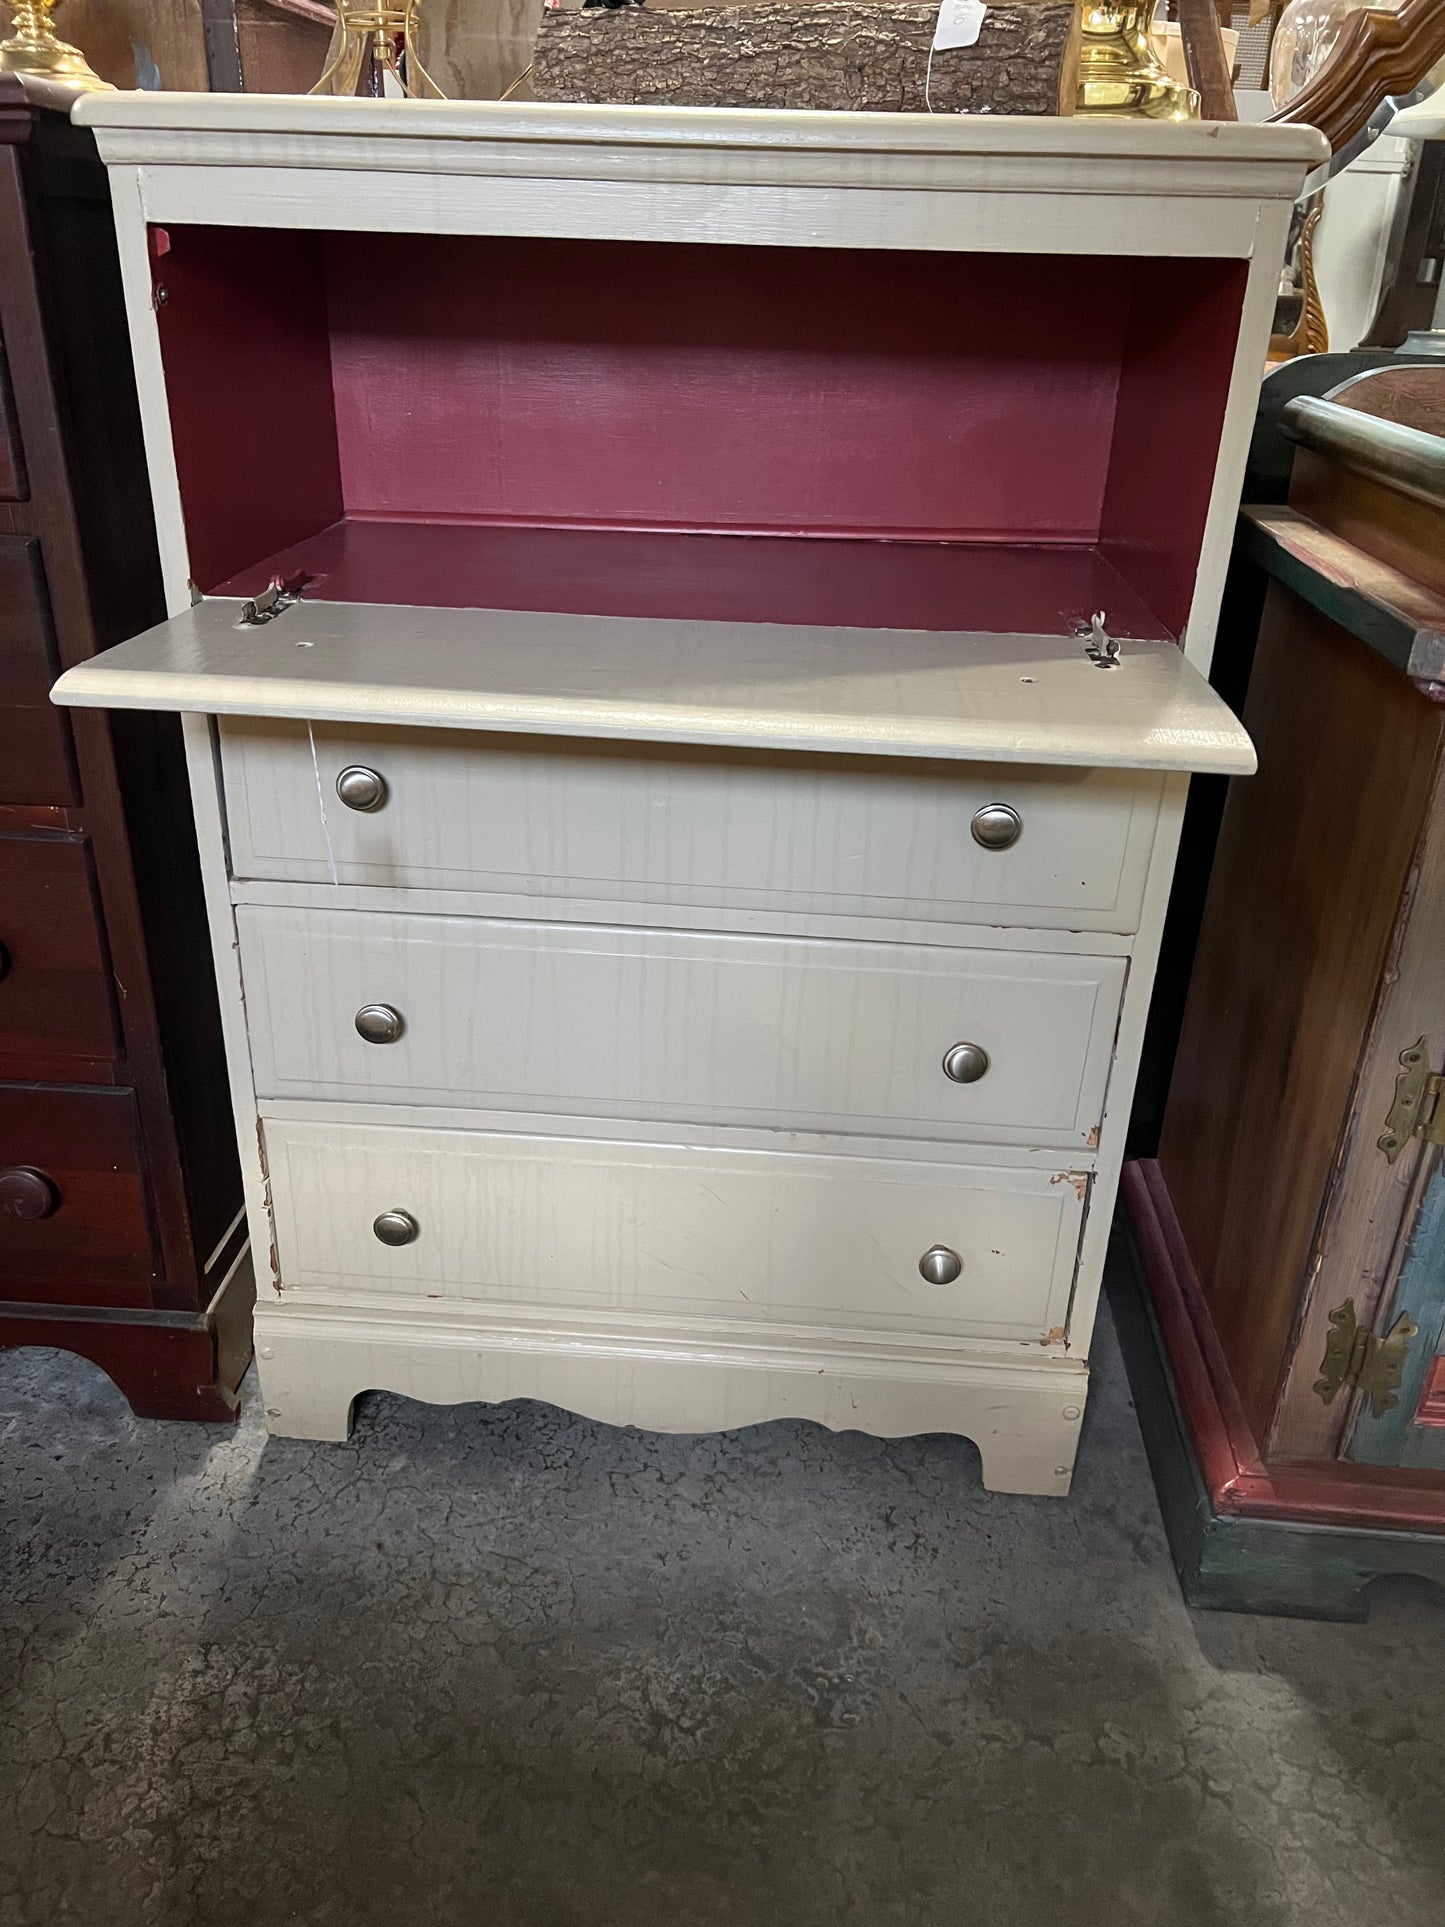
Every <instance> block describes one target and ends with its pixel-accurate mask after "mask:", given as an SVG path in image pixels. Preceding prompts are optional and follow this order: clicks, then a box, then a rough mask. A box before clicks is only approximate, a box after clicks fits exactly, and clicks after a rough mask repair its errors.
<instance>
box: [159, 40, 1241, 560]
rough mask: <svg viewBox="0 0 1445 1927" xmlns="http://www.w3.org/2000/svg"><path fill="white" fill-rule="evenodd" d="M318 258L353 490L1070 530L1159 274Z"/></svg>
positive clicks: (390, 239)
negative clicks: (1080, 316)
mask: <svg viewBox="0 0 1445 1927" xmlns="http://www.w3.org/2000/svg"><path fill="white" fill-rule="evenodd" d="M579 17H580V16H579ZM190 245H191V241H190V237H189V235H186V236H179V235H178V236H177V237H176V239H175V244H174V250H173V252H174V255H175V256H176V257H180V256H181V255H183V254H184V252H185V250H186V249H187V248H188V247H189V246H190ZM231 259H232V262H233V264H234V263H235V259H236V257H235V252H234V247H232V253H231ZM325 268H326V273H325V282H326V294H325V304H326V313H327V316H328V319H329V326H330V334H331V349H330V354H331V379H332V382H333V385H334V389H335V397H336V436H337V445H338V448H339V452H340V463H341V474H342V486H343V493H344V497H345V502H346V507H347V510H348V512H349V513H351V514H364V515H368V516H381V517H385V516H390V515H396V514H403V515H406V516H409V517H414V518H417V519H422V520H425V519H428V518H433V519H444V518H447V517H467V518H470V519H475V520H485V519H488V518H507V519H512V520H519V521H538V520H541V521H547V522H559V521H560V522H567V521H574V522H575V521H581V522H587V521H595V520H598V519H600V520H602V521H604V522H608V523H612V524H619V523H620V524H623V525H628V524H631V525H635V526H636V525H640V526H648V525H651V526H659V525H660V526H673V527H684V528H686V527H694V528H703V529H706V528H727V527H739V528H745V529H769V528H771V529H777V530H779V531H780V532H793V531H803V530H826V529H835V530H843V531H851V530H859V531H863V530H871V531H876V532H878V533H886V532H890V531H892V532H900V533H914V534H921V533H929V534H936V535H939V536H942V535H968V536H971V537H973V538H975V539H979V540H993V541H1015V540H1036V541H1057V542H1067V541H1086V540H1093V539H1095V538H1096V537H1097V536H1098V533H1099V524H1100V515H1101V511H1102V506H1103V500H1104V490H1105V483H1106V478H1107V476H1108V472H1109V461H1110V448H1111V442H1112V438H1113V436H1114V429H1115V396H1116V392H1117V389H1118V386H1119V381H1120V355H1121V352H1122V344H1123V337H1124V332H1125V328H1126V326H1127V320H1128V312H1129V304H1130V300H1131V294H1132V293H1133V291H1134V289H1135V284H1136V282H1137V281H1138V280H1139V278H1140V276H1141V275H1143V276H1144V278H1145V279H1148V278H1150V274H1151V273H1152V269H1151V270H1150V271H1148V272H1146V271H1145V270H1144V269H1143V268H1141V267H1140V266H1138V265H1137V264H1132V263H1128V262H1114V261H1107V262H1104V261H1094V262H1086V261H1082V260H1079V259H1077V258H1075V259H1068V258H1059V257H1047V258H1040V257H1028V256H1022V255H1012V256H1010V255H993V256H987V257H984V258H982V259H979V258H976V257H969V256H965V255H932V256H929V255H913V256H906V257H900V256H898V255H896V254H889V253H883V252H880V251H872V250H857V249H851V250H848V251H846V252H832V251H829V250H818V249H801V248H785V249H779V248H736V247H735V248H729V249H725V250H723V249H718V248H715V247H708V246H705V245H695V246H686V245H682V246H670V247H657V246H648V245H639V244H627V243H618V242H603V241H596V242H591V243H588V242H573V243H561V242H557V241H548V240H526V239H506V238H500V237H499V238H484V237H471V236H469V237H459V238H452V237H446V236H417V235H367V236H365V237H357V238H353V237H351V236H345V235H342V236H335V237H332V238H330V239H329V240H328V242H327V245H326V262H325ZM1214 272H1215V273H1218V272H1219V270H1217V269H1216V270H1215V271H1214ZM233 278H234V274H233ZM644 290H645V294H644V295H643V297H642V298H639V295H640V292H641V291H644ZM237 296H238V302H239V309H238V313H237V315H236V323H235V325H246V310H247V307H248V306H249V300H248V297H247V295H246V294H245V293H244V292H242V291H237ZM180 298H181V296H180V294H179V292H177V293H174V294H173V297H172V303H171V306H170V307H169V308H168V310H167V314H166V316H165V318H164V319H163V324H162V333H163V338H164V337H165V335H166V334H167V331H168V330H169V329H170V328H171V327H172V326H173V325H174V308H175V303H176V301H177V300H178V299H180ZM1145 298H1146V299H1147V298H1148V297H1147V296H1146V297H1145ZM1080 300H1082V301H1085V302H1086V303H1087V305H1088V307H1089V310H1090V316H1091V321H1090V326H1089V327H1088V329H1086V330H1080V329H1075V328H1068V329H1062V330H1061V329H1060V328H1059V327H1058V325H1057V320H1056V317H1057V316H1058V315H1059V313H1060V310H1061V309H1066V308H1068V307H1069V306H1071V305H1072V304H1073V303H1075V302H1076V301H1080ZM1227 346H1228V344H1227V341H1226V352H1227ZM167 350H168V359H169V343H168V342H167ZM211 366H212V367H214V361H213V360H212V363H211ZM1227 370H1228V362H1227V359H1226V363H1225V372H1226V386H1227ZM1203 372H1204V371H1203V369H1202V368H1201V369H1198V370H1196V374H1197V375H1199V376H1201V377H1202V375H1203ZM1218 400H1219V405H1220V406H1222V394H1221V395H1220V396H1219V398H1218ZM1213 432H1214V435H1215V437H1216V438H1217V435H1218V421H1217V410H1216V420H1215V422H1214V424H1213ZM183 485H184V482H183ZM1195 540H1196V546H1197V533H1196V537H1195ZM272 546H276V545H275V544H273V545H272ZM819 566H826V564H821V565H819Z"/></svg>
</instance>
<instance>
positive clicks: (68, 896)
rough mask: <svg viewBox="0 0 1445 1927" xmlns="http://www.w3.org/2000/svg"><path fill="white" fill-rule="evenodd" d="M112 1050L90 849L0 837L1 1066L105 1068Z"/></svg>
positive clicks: (57, 840) (68, 842)
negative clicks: (76, 1063) (31, 1060)
mask: <svg viewBox="0 0 1445 1927" xmlns="http://www.w3.org/2000/svg"><path fill="white" fill-rule="evenodd" d="M116 1041H117V1040H116V1026H115V1017H114V1013H113V1007H112V1003H111V994H110V982H109V973H108V971H107V968H106V958H105V950H104V946H103V944H102V942H101V935H100V926H99V919H98V916H97V911H96V903H95V895H94V888H93V881H92V876H91V864H90V852H89V849H88V848H87V846H86V845H85V844H84V843H82V842H78V841H75V840H73V839H70V838H64V837H43V836H0V1057H5V1058H14V1057H16V1056H20V1057H22V1058H23V1056H24V1054H25V1053H26V1052H27V1051H33V1052H34V1053H35V1054H36V1055H37V1056H38V1057H42V1058H46V1059H49V1058H54V1057H75V1058H82V1059H95V1058H108V1057H111V1056H113V1055H114V1052H115V1048H116ZM22 1068H23V1066H22Z"/></svg>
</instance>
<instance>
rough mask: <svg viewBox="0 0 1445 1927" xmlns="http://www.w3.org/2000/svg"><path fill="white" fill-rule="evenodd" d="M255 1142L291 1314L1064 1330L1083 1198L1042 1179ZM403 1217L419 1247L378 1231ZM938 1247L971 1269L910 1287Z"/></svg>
mask: <svg viewBox="0 0 1445 1927" xmlns="http://www.w3.org/2000/svg"><path fill="white" fill-rule="evenodd" d="M265 1135H266V1151H267V1158H268V1162H269V1166H270V1171H271V1182H272V1191H273V1197H274V1200H275V1211H276V1228H277V1240H278V1246H279V1250H280V1255H281V1267H282V1275H283V1277H284V1278H285V1280H286V1298H287V1302H288V1303H299V1302H306V1301H307V1300H308V1299H309V1298H311V1297H312V1296H313V1294H314V1293H315V1292H318V1291H319V1292H320V1293H322V1294H326V1293H339V1294H341V1295H342V1296H343V1297H346V1298H349V1299H350V1300H351V1301H352V1302H356V1299H357V1297H358V1295H362V1294H365V1293H366V1292H367V1291H368V1290H374V1291H376V1292H379V1293H389V1294H391V1295H392V1296H393V1297H402V1298H408V1299H411V1300H413V1301H414V1302H415V1304H416V1306H417V1310H418V1314H419V1315H422V1316H433V1317H442V1318H444V1317H445V1316H446V1315H447V1311H448V1308H449V1306H452V1305H454V1304H455V1302H456V1301H458V1300H463V1301H475V1302H478V1303H483V1304H485V1305H488V1306H490V1307H492V1308H494V1309H499V1310H512V1311H519V1310H520V1311H531V1312H532V1313H535V1314H540V1315H543V1316H546V1315H549V1314H551V1313H555V1312H559V1311H560V1312H563V1313H565V1312H568V1311H572V1312H577V1311H585V1312H591V1313H596V1314H599V1315H606V1316H609V1317H614V1318H617V1319H620V1320H626V1319H627V1318H629V1317H642V1318H647V1317H664V1318H668V1319H670V1320H672V1321H674V1322H677V1321H682V1320H694V1319H695V1320H698V1321H706V1322H707V1323H708V1324H711V1323H712V1322H713V1321H725V1322H726V1323H727V1324H730V1325H748V1326H756V1327H764V1328H765V1327H768V1326H773V1327H777V1326H780V1325H786V1326H812V1327H819V1326H830V1327H833V1328H835V1329H842V1330H848V1331H856V1332H871V1333H875V1334H879V1333H881V1334H890V1335H892V1336H893V1337H895V1338H897V1339H903V1340H906V1339H908V1338H910V1337H912V1338H913V1339H915V1340H917V1339H921V1338H934V1339H939V1338H953V1339H957V1338H966V1337H981V1338H989V1339H1017V1340H1019V1341H1020V1342H1021V1343H1028V1344H1031V1345H1035V1346H1036V1345H1039V1344H1041V1343H1047V1342H1049V1341H1050V1339H1051V1338H1052V1340H1053V1342H1054V1343H1056V1344H1057V1343H1059V1342H1060V1341H1061V1337H1062V1332H1063V1327H1064V1324H1065V1321H1066V1319H1067V1316H1068V1303H1069V1291H1070V1288H1071V1286H1072V1284H1073V1274H1074V1259H1075V1254H1076V1251H1077V1247H1078V1236H1079V1226H1080V1224H1081V1222H1082V1219H1083V1214H1084V1206H1083V1202H1082V1200H1081V1199H1080V1196H1079V1190H1080V1188H1081V1187H1080V1186H1079V1185H1076V1184H1075V1183H1073V1182H1070V1181H1069V1180H1068V1179H1062V1180H1061V1179H1060V1178H1059V1177H1058V1176H1057V1175H1056V1174H1055V1175H1051V1174H1049V1173H1047V1172H1044V1171H1038V1172H1034V1171H1030V1172H1011V1171H1008V1170H969V1169H968V1168H966V1167H962V1168H960V1167H957V1166H951V1165H950V1166H944V1165H927V1164H923V1165H919V1164H913V1163H910V1164H907V1165H904V1164H900V1163H888V1162H883V1161H878V1160H871V1159H865V1158H851V1157H835V1158H809V1157H797V1156H784V1155H769V1154H768V1153H765V1152H755V1151H724V1150H713V1151H699V1150H692V1149H685V1148H683V1147H681V1146H666V1145H638V1144H625V1143H624V1144H617V1143H608V1144H595V1143H587V1142H580V1143H579V1142H575V1141H565V1140H561V1139H548V1138H518V1137H508V1136H493V1135H490V1134H483V1133H464V1132H458V1131H400V1130H378V1129H375V1128H369V1127H366V1126H358V1125H352V1124H348V1123H345V1122H337V1123H335V1124H331V1125H318V1124H294V1123H278V1122H277V1121H275V1120H273V1119H268V1120H267V1122H266V1126H265ZM395 1209H404V1210H406V1211H407V1212H409V1213H410V1214H411V1215H412V1217H413V1218H414V1219H415V1220H416V1222H417V1225H418V1227H419V1230H418V1233H417V1237H416V1239H415V1242H413V1243H412V1244H409V1245H405V1246H401V1247H392V1246H388V1245H384V1244H382V1243H381V1242H380V1241H379V1240H378V1239H377V1237H376V1236H375V1234H374V1233H373V1231H372V1221H373V1219H374V1218H375V1217H376V1216H377V1214H378V1213H379V1212H382V1211H389V1210H395ZM934 1244H946V1245H948V1246H950V1247H951V1248H952V1249H954V1250H956V1251H957V1253H958V1255H959V1257H960V1258H961V1259H962V1261H963V1271H962V1274H961V1275H960V1277H959V1278H958V1279H956V1280H955V1281H954V1283H952V1284H951V1285H931V1284H929V1283H927V1282H926V1281H925V1279H924V1278H923V1277H922V1276H921V1275H920V1273H919V1270H918V1261H919V1259H920V1258H921V1257H922V1255H923V1253H924V1252H925V1251H926V1250H927V1249H928V1248H929V1247H930V1246H931V1245H934ZM702 1335H703V1334H702V1332H701V1331H700V1332H699V1336H702Z"/></svg>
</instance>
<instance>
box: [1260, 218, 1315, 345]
mask: <svg viewBox="0 0 1445 1927" xmlns="http://www.w3.org/2000/svg"><path fill="white" fill-rule="evenodd" d="M1324 211H1325V197H1324V195H1323V194H1316V195H1315V197H1314V205H1313V206H1312V207H1311V208H1310V211H1309V213H1308V214H1307V215H1306V216H1305V221H1304V226H1303V227H1302V228H1301V230H1300V237H1299V278H1300V293H1301V294H1302V295H1303V297H1304V304H1303V306H1302V307H1301V309H1300V316H1299V320H1298V321H1297V322H1296V323H1295V325H1294V331H1293V332H1292V333H1291V334H1287V335H1271V336H1270V338H1269V355H1268V360H1269V361H1270V362H1271V363H1273V362H1277V361H1293V359H1294V357H1295V356H1296V355H1322V354H1324V353H1325V352H1326V350H1327V349H1328V348H1329V345H1330V331H1329V328H1328V326H1327V325H1326V322H1325V305H1324V303H1323V301H1321V299H1320V284H1319V282H1318V281H1317V280H1316V279H1315V229H1316V228H1317V227H1318V226H1319V224H1320V216H1321V214H1323V213H1324Z"/></svg>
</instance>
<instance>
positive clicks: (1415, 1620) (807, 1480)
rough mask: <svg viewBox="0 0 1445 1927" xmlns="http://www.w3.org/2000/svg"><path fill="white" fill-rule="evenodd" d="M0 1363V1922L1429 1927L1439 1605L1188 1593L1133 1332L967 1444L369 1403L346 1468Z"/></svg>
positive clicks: (35, 1355) (49, 1364) (254, 1432)
mask: <svg viewBox="0 0 1445 1927" xmlns="http://www.w3.org/2000/svg"><path fill="white" fill-rule="evenodd" d="M248 1393H249V1396H248V1400H247V1404H246V1409H245V1415H244V1418H243V1421H242V1423H241V1424H240V1426H239V1428H237V1429H235V1430H233V1431H230V1432H224V1431H219V1430H214V1429H211V1428H206V1427H201V1426H177V1425H161V1424H154V1423H141V1422H138V1421H136V1420H134V1419H133V1418H132V1417H131V1416H130V1413H129V1411H128V1409H127V1407H126V1406H125V1405H124V1404H123V1403H122V1401H121V1399H120V1398H119V1396H118V1395H117V1394H116V1393H115V1392H114V1391H113V1390H112V1389H111V1387H110V1386H109V1384H108V1383H107V1382H106V1381H105V1380H104V1379H103V1378H102V1377H101V1376H100V1375H99V1374H98V1373H96V1372H95V1371H93V1370H92V1369H91V1368H90V1367H89V1366H87V1365H85V1364H83V1363H81V1362H80V1361H79V1360H76V1359H71V1358H67V1357H64V1356H61V1355H59V1354H56V1353H49V1352H21V1353H8V1354H0V1920H3V1921H4V1922H5V1923H6V1927H32V1923H35V1924H36V1927H38V1924H39V1923H44V1924H45V1927H56V1924H57V1923H71V1922H75V1923H83V1924H84V1927H232V1924H233V1923H234V1924H235V1927H284V1924H287V1923H305V1924H306V1927H323V1924H324V1927H330V1924H331V1923H337V1924H338V1927H343V1924H344V1927H371V1924H372V1923H378V1924H384V1927H413V1924H415V1927H453V1924H454V1923H455V1924H456V1927H473V1924H474V1923H475V1924H478V1927H724V1924H726V1927H733V1924H734V1923H736V1924H737V1927H764V1924H765V1923H766V1924H767V1927H772V1924H773V1923H777V1924H778V1927H815V1924H816V1927H835V1923H844V1922H857V1923H866V1924H867V1927H885V1923H893V1922H897V1923H907V1927H1015V1924H1016V1923H1017V1927H1041V1924H1042V1927H1094V1924H1095V1923H1098V1927H1131V1923H1136V1922H1137V1923H1148V1927H1236V1923H1237V1924H1238V1927H1296V1923H1298V1927H1347V1924H1348V1927H1358V1923H1359V1922H1360V1921H1362V1920H1374V1921H1382V1922H1389V1923H1390V1927H1415V1923H1420V1927H1425V1923H1430V1927H1438V1923H1439V1922H1440V1921H1441V1920H1442V1918H1445V1798H1442V1792H1445V1610H1441V1608H1440V1607H1439V1606H1438V1605H1436V1604H1435V1603H1434V1602H1433V1600H1432V1599H1430V1598H1428V1597H1426V1596H1425V1595H1424V1593H1423V1591H1421V1590H1420V1589H1412V1587H1411V1586H1409V1585H1408V1584H1405V1583H1403V1582H1401V1583H1400V1584H1398V1585H1395V1586H1394V1589H1393V1590H1390V1589H1388V1588H1387V1589H1385V1590H1384V1591H1382V1592H1380V1593H1379V1595H1378V1596H1377V1598H1376V1601H1375V1606H1374V1616H1373V1618H1372V1620H1371V1622H1370V1624H1369V1625H1367V1626H1339V1625H1322V1624H1311V1623H1306V1622H1299V1621H1289V1620H1270V1619H1252V1618H1237V1617H1230V1616H1225V1615H1206V1614H1199V1615H1191V1614H1190V1613H1189V1612H1188V1611H1186V1609H1185V1608H1184V1606H1183V1605H1182V1604H1181V1603H1180V1599H1179V1595H1178V1592H1177V1590H1176V1587H1175V1582H1174V1577H1173V1573H1172V1570H1171V1568H1170V1565H1169V1560H1168V1556H1167V1553H1166V1549H1165V1544H1164V1538H1163V1534H1162V1531H1161V1528H1160V1525H1159V1520H1158V1514H1157V1511H1156V1507H1155V1502H1154V1495H1153V1490H1152V1487H1151V1485H1150V1480H1149V1473H1148V1468H1147V1465H1146V1463H1145V1459H1144V1453H1143V1449H1142V1446H1141V1443H1140V1439H1139V1434H1138V1431H1137V1428H1136V1425H1135V1421H1134V1416H1133V1412H1132V1410H1131V1407H1130V1405H1129V1402H1128V1394H1127V1388H1126V1385H1125V1382H1124V1377H1123V1372H1122V1368H1121V1366H1120V1364H1119V1361H1118V1357H1117V1353H1116V1352H1115V1350H1114V1347H1113V1343H1112V1340H1111V1338H1110V1336H1109V1334H1108V1332H1107V1329H1106V1331H1105V1333H1104V1335H1103V1341H1102V1343H1101V1347H1100V1367H1099V1372H1098V1383H1097V1390H1096V1394H1095V1398H1094V1401H1093V1404H1092V1406H1091V1412H1090V1418H1089V1422H1088V1425H1087V1430H1086V1435H1085V1438H1084V1442H1083V1449H1082V1455H1081V1459H1080V1467H1079V1474H1078V1478H1077V1480H1076V1483H1075V1488H1074V1496H1073V1498H1072V1499H1071V1500H1069V1501H1066V1502H1061V1501H1058V1500H1049V1499H1023V1498H999V1497H993V1496H990V1495H989V1494H987V1493H985V1492H983V1491H982V1490H981V1488H980V1486H979V1482H978V1475H977V1467H976V1461H975V1458H974V1455H973V1452H972V1450H971V1448H970V1447H969V1446H967V1445H966V1444H963V1443H961V1442H959V1441H957V1440H950V1439H944V1438H931V1439H915V1440H903V1441H897V1442H885V1441H880V1440H875V1439H870V1438H865V1437H862V1436H861V1435H858V1434H843V1435H840V1436H837V1437H835V1436H832V1435H830V1434H828V1433H825V1432H822V1431H819V1430H816V1429H815V1428H813V1427H810V1426H806V1425H793V1424H780V1425H770V1426H765V1427H760V1428H757V1429H754V1430H751V1431H747V1432H742V1433H736V1434H731V1435H728V1436H725V1437H711V1438H709V1437H703V1438H658V1437H651V1436H646V1435H640V1434H637V1433H629V1432H620V1431H612V1430H608V1429H607V1428H605V1427H601V1426H597V1425H593V1424H590V1423H588V1422H587V1421H585V1420H582V1419H575V1418H569V1417H567V1416H565V1415H563V1414H562V1413H559V1412H556V1411H553V1410H550V1409H548V1408H545V1407H541V1406H533V1405H517V1406H504V1407H483V1406H472V1407H467V1408H462V1409H456V1410H436V1409H432V1408H429V1407H425V1406H420V1405H413V1404H410V1403H407V1402H406V1401H404V1400H400V1399H394V1398H387V1397H374V1398H371V1399H368V1400H366V1401H365V1402H364V1403H363V1404H362V1406H361V1407H360V1411H359V1420H358V1424H357V1428H356V1432H355V1435H354V1436H353V1438H352V1439H351V1441H350V1443H349V1444H347V1445H344V1446H324V1445H304V1444H298V1443H294V1442H290V1441H286V1440H275V1441H271V1442H269V1443H268V1442H267V1441H266V1439H265V1437H264V1435H263V1433H262V1430H261V1425H260V1420H259V1414H258V1410H257V1401H256V1397H255V1393H254V1388H253V1387H248Z"/></svg>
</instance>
